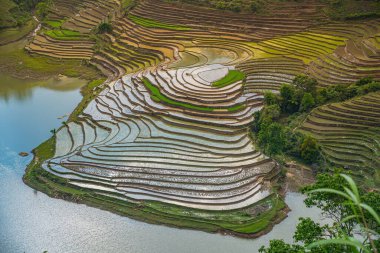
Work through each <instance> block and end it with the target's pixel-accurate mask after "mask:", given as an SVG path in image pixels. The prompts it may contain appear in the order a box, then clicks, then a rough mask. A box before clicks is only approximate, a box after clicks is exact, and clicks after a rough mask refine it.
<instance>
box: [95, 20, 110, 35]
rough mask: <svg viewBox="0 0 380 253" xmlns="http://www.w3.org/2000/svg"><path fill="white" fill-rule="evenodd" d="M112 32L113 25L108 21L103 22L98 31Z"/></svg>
mask: <svg viewBox="0 0 380 253" xmlns="http://www.w3.org/2000/svg"><path fill="white" fill-rule="evenodd" d="M110 32H112V25H111V24H109V23H107V22H102V23H100V24H99V25H98V27H97V33H110Z"/></svg>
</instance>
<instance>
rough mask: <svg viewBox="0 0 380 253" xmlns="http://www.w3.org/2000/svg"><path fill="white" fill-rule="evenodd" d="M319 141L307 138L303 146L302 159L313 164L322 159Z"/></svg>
mask: <svg viewBox="0 0 380 253" xmlns="http://www.w3.org/2000/svg"><path fill="white" fill-rule="evenodd" d="M319 150H320V149H319V146H318V144H317V140H316V139H314V138H313V137H311V136H307V137H306V138H305V139H304V141H303V143H302V145H301V150H300V151H301V158H302V159H303V160H305V162H307V163H309V164H311V163H313V162H315V161H318V160H319V159H320V151H319Z"/></svg>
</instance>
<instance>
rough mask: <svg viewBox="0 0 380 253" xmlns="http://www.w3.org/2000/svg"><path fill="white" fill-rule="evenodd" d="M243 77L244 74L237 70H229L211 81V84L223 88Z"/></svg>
mask: <svg viewBox="0 0 380 253" xmlns="http://www.w3.org/2000/svg"><path fill="white" fill-rule="evenodd" d="M243 79H245V74H244V73H243V72H241V71H239V70H229V71H228V73H227V75H225V76H224V77H223V78H221V79H219V80H218V81H215V82H213V83H212V86H214V87H217V88H223V87H226V86H228V85H230V84H233V83H236V82H238V81H241V80H243Z"/></svg>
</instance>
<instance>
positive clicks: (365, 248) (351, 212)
mask: <svg viewBox="0 0 380 253" xmlns="http://www.w3.org/2000/svg"><path fill="white" fill-rule="evenodd" d="M302 191H303V192H304V193H306V194H307V198H306V200H305V204H306V205H307V206H308V207H318V208H320V209H321V211H322V215H323V217H324V218H328V219H329V220H330V221H331V222H330V224H325V225H321V224H319V223H317V222H315V221H313V220H312V219H310V218H300V222H299V224H298V225H297V227H296V232H295V234H294V236H293V238H294V240H295V242H296V243H297V244H287V243H285V242H284V241H283V240H272V241H271V242H270V244H269V246H268V247H262V248H261V249H260V251H259V252H261V253H281V252H284V253H285V252H286V253H288V252H297V253H302V252H312V253H323V252H329V253H341V252H346V253H351V252H352V253H354V252H378V249H379V247H380V239H379V237H378V236H376V235H378V233H379V232H380V219H379V213H380V194H379V193H377V192H365V191H364V190H363V189H360V188H357V186H356V184H355V183H354V182H353V180H352V179H351V178H350V177H348V176H347V175H341V174H338V173H335V174H333V175H330V174H319V175H318V176H317V181H316V183H315V184H313V185H310V186H307V187H305V188H304V189H303V190H302Z"/></svg>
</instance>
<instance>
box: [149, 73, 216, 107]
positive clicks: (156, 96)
mask: <svg viewBox="0 0 380 253" xmlns="http://www.w3.org/2000/svg"><path fill="white" fill-rule="evenodd" d="M143 83H144V85H145V87H146V88H147V89H148V90H149V92H150V94H151V97H152V100H153V101H155V102H163V103H166V104H169V105H174V106H179V107H184V108H187V109H191V110H198V111H209V112H211V111H213V110H214V108H211V107H206V106H198V105H193V104H189V103H184V102H179V101H175V100H173V99H171V98H168V97H167V96H165V95H164V94H162V93H161V91H160V90H159V89H158V88H157V87H156V86H154V85H153V84H152V83H151V82H150V81H149V80H148V78H144V79H143Z"/></svg>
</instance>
